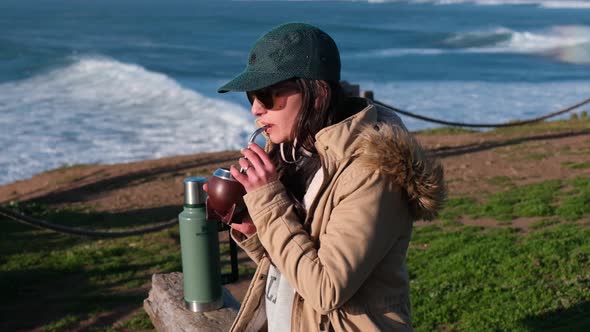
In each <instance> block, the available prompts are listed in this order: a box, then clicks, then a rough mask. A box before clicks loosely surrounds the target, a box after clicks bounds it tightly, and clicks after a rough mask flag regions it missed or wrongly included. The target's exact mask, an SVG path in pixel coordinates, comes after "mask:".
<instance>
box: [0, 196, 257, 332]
mask: <svg viewBox="0 0 590 332" xmlns="http://www.w3.org/2000/svg"><path fill="white" fill-rule="evenodd" d="M11 207H12V208H16V209H20V210H21V211H22V212H25V213H27V214H28V215H32V216H36V217H39V218H42V219H46V220H49V221H52V222H55V223H60V224H65V225H69V226H75V227H79V228H103V229H104V228H109V227H112V228H120V227H122V226H124V227H127V228H128V227H130V226H139V225H140V224H144V225H145V224H147V223H146V221H145V220H142V219H141V218H134V217H131V216H127V215H112V214H105V213H97V212H94V211H92V209H89V208H76V209H69V208H65V209H53V208H49V207H47V206H43V205H39V204H30V205H27V206H21V205H18V204H13V205H12V206H11ZM160 220H161V219H160ZM178 241H179V234H178V227H173V228H170V229H167V230H163V231H160V232H157V233H151V234H146V235H142V236H133V237H126V238H121V239H88V238H79V237H72V236H67V235H62V234H58V233H53V232H49V231H44V230H38V229H35V228H31V227H29V226H25V225H22V224H19V223H16V222H14V221H11V220H5V219H3V218H0V293H1V294H2V296H0V330H2V331H13V330H23V329H24V330H29V329H40V330H42V331H64V330H69V329H72V328H75V327H77V326H78V324H79V323H80V322H81V321H84V320H88V319H92V318H93V317H106V321H110V322H109V323H100V324H99V326H97V327H96V328H99V329H102V330H105V329H106V330H108V329H111V328H115V329H117V327H114V326H110V325H109V324H113V323H112V322H114V321H116V319H115V318H116V317H122V316H124V314H126V313H127V312H129V313H131V312H132V311H133V310H137V309H138V308H141V306H142V302H143V300H144V299H145V298H146V297H147V292H148V290H149V285H150V282H151V275H152V274H153V273H157V272H162V273H165V272H172V271H181V270H182V267H181V260H180V246H179V242H178ZM220 250H221V253H222V262H225V263H226V264H224V265H223V272H229V271H230V266H229V255H228V253H227V252H228V250H229V249H228V246H227V245H225V244H223V243H222V245H221V249H220ZM226 256H228V257H226ZM248 272H251V268H250V269H248V268H245V267H244V268H242V269H241V271H240V273H248ZM48 304H51V305H50V306H48ZM140 310H141V311H143V310H142V309H140ZM31 312H34V315H31ZM31 316H32V317H34V318H32V317H31ZM109 317H111V318H109ZM101 324H102V325H101ZM105 324H106V325H105ZM122 326H123V328H124V330H125V331H144V330H146V329H147V330H151V329H153V328H152V327H151V322H150V321H149V318H147V315H144V314H143V313H140V314H137V315H135V316H133V317H131V318H130V320H128V321H126V322H124V324H123V325H122Z"/></svg>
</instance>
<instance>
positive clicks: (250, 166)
mask: <svg viewBox="0 0 590 332" xmlns="http://www.w3.org/2000/svg"><path fill="white" fill-rule="evenodd" d="M241 152H242V154H243V155H244V158H240V161H239V163H240V166H241V167H242V169H243V170H245V172H244V173H240V171H239V170H238V169H237V168H236V167H235V166H234V165H232V166H231V169H230V172H231V175H232V176H233V177H234V178H235V179H236V180H238V182H240V183H241V184H242V185H243V186H244V189H246V192H250V191H252V190H254V189H257V188H260V187H262V186H264V185H265V184H268V183H271V182H273V181H275V180H277V179H278V178H279V176H278V174H277V169H276V167H275V165H274V164H273V163H272V161H271V160H270V157H269V156H268V154H267V153H266V152H265V151H264V150H263V149H262V148H261V147H260V146H258V145H257V144H255V143H250V144H248V148H247V149H242V151H241Z"/></svg>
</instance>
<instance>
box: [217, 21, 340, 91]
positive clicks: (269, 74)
mask: <svg viewBox="0 0 590 332" xmlns="http://www.w3.org/2000/svg"><path fill="white" fill-rule="evenodd" d="M294 77H301V78H307V79H315V80H326V81H339V80H340V53H339V52H338V47H337V46H336V43H335V42H334V40H333V39H332V38H331V37H330V36H328V34H327V33H325V32H323V31H322V30H320V29H318V28H317V27H314V26H312V25H309V24H305V23H286V24H283V25H280V26H278V27H276V28H274V29H272V30H271V31H269V32H268V33H266V34H265V35H264V36H262V37H260V38H259V39H258V40H257V41H256V43H255V44H254V47H253V48H252V51H250V56H249V57H248V65H247V66H246V69H244V71H243V72H242V73H240V74H239V75H238V76H236V77H235V78H234V79H233V80H231V81H230V82H229V83H227V84H225V85H224V86H222V87H221V88H219V89H218V90H217V92H220V93H223V92H228V91H254V90H258V89H262V88H264V87H267V86H270V85H273V84H275V83H278V82H280V81H284V80H288V79H290V78H294Z"/></svg>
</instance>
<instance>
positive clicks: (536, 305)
mask: <svg viewBox="0 0 590 332" xmlns="http://www.w3.org/2000/svg"><path fill="white" fill-rule="evenodd" d="M588 238H590V229H589V228H588V227H585V226H581V225H576V224H562V225H559V226H557V227H555V228H551V229H547V230H540V231H535V232H532V233H531V234H529V235H526V236H522V235H519V234H518V233H517V231H515V230H514V229H493V230H488V231H486V232H483V233H482V231H481V229H480V228H468V227H465V228H462V229H459V230H454V231H448V230H447V231H442V230H441V229H439V228H427V227H424V228H418V229H416V232H415V237H414V239H413V243H421V244H423V245H425V248H426V249H424V250H410V251H409V257H408V265H409V271H410V274H411V276H410V279H411V291H412V307H413V319H414V326H415V330H416V331H539V330H548V329H552V331H553V329H555V331H573V330H575V329H572V328H573V327H575V328H579V327H582V326H584V327H589V326H590V317H588V316H587V315H585V314H584V311H582V310H583V309H586V308H587V307H588V304H589V303H590V242H588V240H587V239H588ZM548 318H550V319H548ZM580 331H581V330H580Z"/></svg>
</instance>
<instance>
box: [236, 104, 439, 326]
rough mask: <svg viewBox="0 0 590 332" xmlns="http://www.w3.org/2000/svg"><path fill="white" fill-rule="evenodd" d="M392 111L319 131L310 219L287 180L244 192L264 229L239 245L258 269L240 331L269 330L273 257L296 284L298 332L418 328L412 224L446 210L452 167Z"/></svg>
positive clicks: (368, 111)
mask: <svg viewBox="0 0 590 332" xmlns="http://www.w3.org/2000/svg"><path fill="white" fill-rule="evenodd" d="M390 114H391V113H390ZM385 115H386V113H385V112H384V111H382V110H378V109H377V108H376V106H374V105H370V104H367V106H366V107H365V108H364V109H363V110H362V111H360V112H359V113H357V114H355V115H353V116H351V117H350V118H348V119H346V120H344V121H343V122H341V123H338V124H335V125H333V126H330V127H327V128H324V129H323V130H321V131H320V132H319V133H318V134H317V135H316V144H315V146H316V148H317V150H318V152H319V154H320V157H321V161H322V169H323V172H324V181H323V183H322V185H321V187H320V189H319V191H318V194H317V195H316V196H315V199H314V200H313V202H312V204H311V206H309V207H308V215H307V218H306V220H305V221H304V223H303V224H302V223H301V221H300V220H299V219H298V217H297V216H296V214H295V210H294V207H293V203H292V201H291V200H290V198H289V197H288V195H287V194H286V192H285V188H284V187H283V185H282V183H281V182H280V181H276V182H272V183H269V184H267V185H265V186H263V187H261V188H258V189H256V190H254V191H252V192H249V193H248V194H247V195H246V196H245V197H244V200H245V202H246V205H247V207H248V211H249V213H250V215H251V217H252V220H253V221H254V224H255V225H256V229H257V233H256V234H255V235H254V236H252V237H250V238H248V239H246V240H244V241H242V242H239V245H240V246H241V247H242V248H243V249H244V250H245V251H246V252H247V253H248V255H249V256H250V257H251V258H252V259H253V260H254V261H255V262H256V263H257V265H258V268H257V270H256V272H255V274H254V276H253V278H252V281H251V284H250V287H249V289H248V291H247V292H246V295H245V297H244V300H243V302H242V305H241V308H240V311H239V313H238V316H237V317H236V320H235V321H234V324H233V325H232V327H231V331H258V330H261V329H265V322H266V313H265V310H264V306H265V301H264V296H265V286H266V276H267V274H268V269H269V264H270V261H271V260H272V262H273V263H274V264H275V266H276V267H277V268H278V270H279V271H280V272H281V273H282V275H283V276H284V277H285V278H287V280H288V281H289V283H290V285H291V286H293V288H294V289H295V290H296V295H295V300H294V303H293V311H292V319H291V327H292V330H293V331H303V332H309V331H331V330H334V331H363V332H366V331H410V330H411V329H412V327H411V326H412V325H411V319H410V297H409V280H408V273H407V271H406V264H405V257H406V251H407V249H408V244H409V241H410V235H411V231H412V222H413V221H414V220H417V219H431V218H432V217H433V216H434V214H435V213H436V210H437V209H438V208H439V207H440V204H441V202H442V200H443V198H444V193H445V192H444V185H443V171H442V167H441V166H440V165H439V164H438V163H436V162H434V161H433V160H431V159H428V158H427V157H426V156H425V154H424V152H423V151H422V149H421V148H420V146H419V145H418V143H417V142H416V141H415V140H414V139H413V138H412V136H411V135H410V134H409V133H408V132H407V131H406V130H405V129H403V128H402V127H400V125H401V122H399V118H397V117H395V118H397V121H393V122H391V121H389V122H384V118H385V117H384V116H385ZM396 122H397V123H396ZM233 236H234V238H236V239H237V234H235V233H234V234H233Z"/></svg>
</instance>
